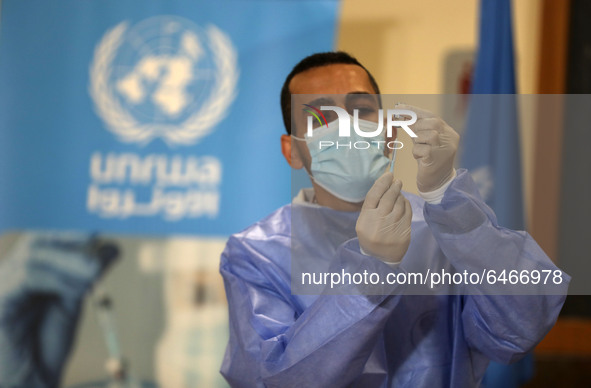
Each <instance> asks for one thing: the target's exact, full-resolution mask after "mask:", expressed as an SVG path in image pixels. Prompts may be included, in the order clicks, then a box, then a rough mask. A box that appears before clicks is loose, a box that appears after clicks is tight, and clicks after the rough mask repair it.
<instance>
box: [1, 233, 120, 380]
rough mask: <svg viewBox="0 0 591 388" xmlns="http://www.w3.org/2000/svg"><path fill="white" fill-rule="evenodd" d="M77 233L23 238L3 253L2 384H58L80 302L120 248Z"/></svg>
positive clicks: (46, 234)
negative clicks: (117, 248)
mask: <svg viewBox="0 0 591 388" xmlns="http://www.w3.org/2000/svg"><path fill="white" fill-rule="evenodd" d="M111 246H112V247H113V248H109V244H104V243H101V241H99V240H98V239H96V238H93V237H91V236H88V235H84V234H73V233H34V234H33V233H31V234H24V235H21V236H19V238H18V240H17V241H16V243H15V245H14V247H13V249H11V250H10V251H9V252H6V253H5V254H4V255H3V257H0V386H1V387H31V388H46V387H57V386H58V384H59V380H60V375H61V372H62V370H63V367H64V364H65V361H66V359H67V356H68V354H69V352H70V349H71V347H72V343H73V339H74V334H75V331H76V324H77V321H78V318H79V315H80V309H81V303H82V300H83V298H84V296H85V294H86V292H87V291H88V290H89V289H90V287H91V286H92V284H93V283H94V281H96V279H97V278H98V277H99V276H100V275H101V274H102V273H103V272H104V270H105V269H106V268H107V267H108V265H109V264H110V263H111V262H112V261H113V260H114V259H115V258H116V256H117V255H118V252H117V251H116V246H113V245H112V244H111Z"/></svg>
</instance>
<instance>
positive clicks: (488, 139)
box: [461, 0, 524, 229]
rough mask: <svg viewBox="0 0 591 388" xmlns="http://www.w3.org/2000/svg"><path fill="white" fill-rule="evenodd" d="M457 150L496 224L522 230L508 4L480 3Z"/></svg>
mask: <svg viewBox="0 0 591 388" xmlns="http://www.w3.org/2000/svg"><path fill="white" fill-rule="evenodd" d="M472 93H473V95H472V96H471V98H470V106H469V111H468V118H467V121H466V131H465V133H464V136H463V145H462V157H461V165H462V167H466V168H468V169H469V170H470V171H471V172H472V175H473V176H474V179H475V181H476V183H477V184H478V186H479V188H480V191H481V194H482V196H483V198H484V199H485V201H486V202H487V203H488V205H490V206H491V207H492V208H493V209H494V211H495V213H496V214H497V218H498V220H499V224H500V225H502V226H505V227H508V228H511V229H523V228H524V222H523V201H522V187H521V155H520V148H519V147H520V146H519V144H520V141H519V129H518V117H517V107H516V97H515V95H514V93H515V70H514V60H513V37H512V31H511V3H510V1H509V0H482V2H481V13H480V44H479V50H478V54H477V57H476V66H475V69H474V78H473V85H472Z"/></svg>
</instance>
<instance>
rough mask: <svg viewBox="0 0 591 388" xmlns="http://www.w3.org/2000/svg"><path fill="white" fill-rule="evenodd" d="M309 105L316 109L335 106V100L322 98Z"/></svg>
mask: <svg viewBox="0 0 591 388" xmlns="http://www.w3.org/2000/svg"><path fill="white" fill-rule="evenodd" d="M308 105H312V106H316V107H320V106H322V105H330V106H332V105H334V100H333V99H332V98H327V97H320V98H317V99H315V100H312V101H310V102H309V103H308Z"/></svg>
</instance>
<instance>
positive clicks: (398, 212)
mask: <svg viewBox="0 0 591 388" xmlns="http://www.w3.org/2000/svg"><path fill="white" fill-rule="evenodd" d="M393 179H394V176H393V174H392V173H391V172H387V173H385V174H384V175H382V176H381V177H380V178H379V179H378V180H377V181H376V182H375V183H374V185H373V186H372V188H371V189H370V190H369V192H368V193H367V196H366V197H365V202H363V207H362V208H361V213H360V214H359V219H358V220H357V225H356V227H355V230H356V231H357V237H358V238H359V245H360V247H361V249H362V250H363V252H364V253H366V254H368V255H372V256H375V257H377V258H379V259H381V260H383V261H385V262H388V263H398V262H400V261H401V260H402V257H403V256H404V254H405V253H406V250H407V249H408V245H409V244H410V222H411V219H412V209H411V207H410V203H409V202H408V200H407V199H406V198H404V196H403V195H402V194H401V192H400V190H401V189H402V182H400V181H399V180H395V181H394V180H393Z"/></svg>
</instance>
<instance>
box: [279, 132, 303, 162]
mask: <svg viewBox="0 0 591 388" xmlns="http://www.w3.org/2000/svg"><path fill="white" fill-rule="evenodd" d="M292 141H293V138H292V137H291V136H289V135H281V153H282V154H283V157H284V158H285V160H287V163H289V165H290V166H291V167H292V168H294V169H296V170H299V169H300V168H302V167H304V163H303V162H302V158H301V157H300V153H299V152H298V148H297V147H295V148H293V152H292Z"/></svg>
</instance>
